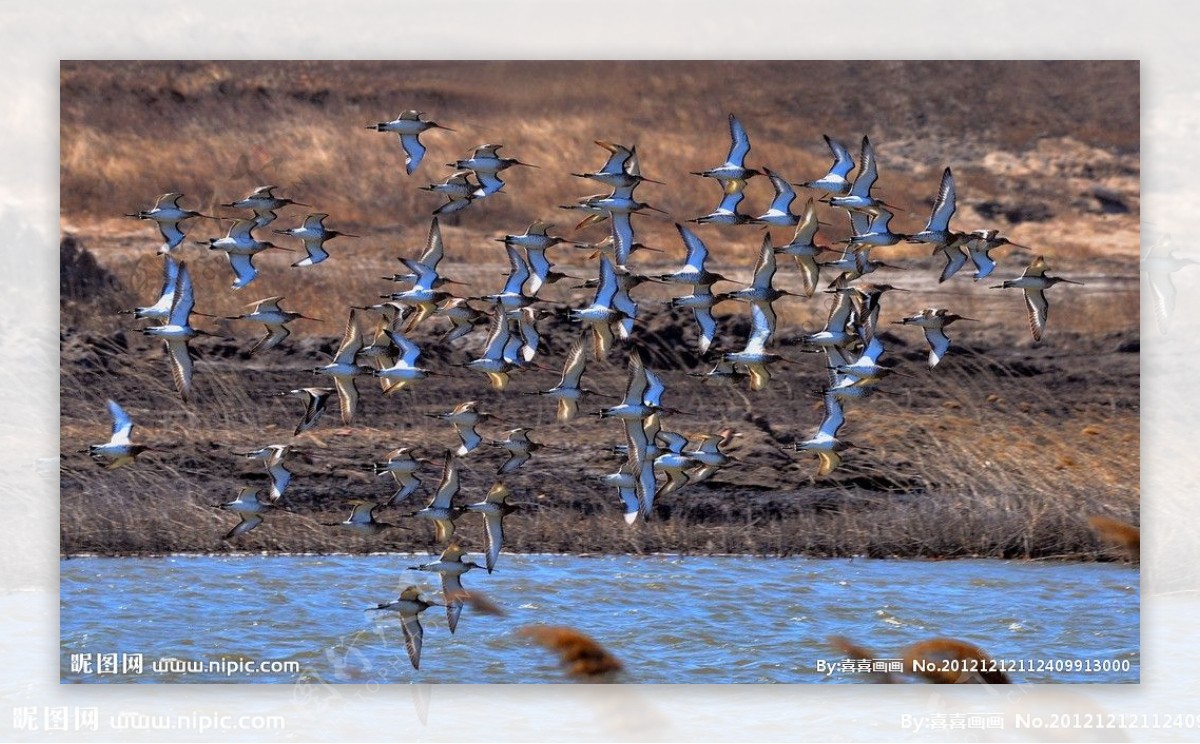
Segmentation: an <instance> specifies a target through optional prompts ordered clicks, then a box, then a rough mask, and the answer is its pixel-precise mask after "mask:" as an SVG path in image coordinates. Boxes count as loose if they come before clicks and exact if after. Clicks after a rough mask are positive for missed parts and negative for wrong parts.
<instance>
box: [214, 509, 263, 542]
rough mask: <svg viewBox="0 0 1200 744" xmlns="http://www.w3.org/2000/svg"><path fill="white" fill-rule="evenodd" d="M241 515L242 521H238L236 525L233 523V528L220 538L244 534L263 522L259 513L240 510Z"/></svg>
mask: <svg viewBox="0 0 1200 744" xmlns="http://www.w3.org/2000/svg"><path fill="white" fill-rule="evenodd" d="M241 515H242V521H240V522H238V523H237V524H236V525H234V527H233V529H231V530H230V531H229V532H227V533H225V537H223V538H221V539H222V540H232V539H233V538H235V537H237V536H238V535H244V534H246V533H247V532H249V531H250V530H252V529H254V528H255V527H257V526H259V525H260V524H262V523H263V518H262V516H261V515H259V514H254V513H251V512H241Z"/></svg>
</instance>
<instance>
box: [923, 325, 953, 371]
mask: <svg viewBox="0 0 1200 744" xmlns="http://www.w3.org/2000/svg"><path fill="white" fill-rule="evenodd" d="M925 340H926V341H928V342H929V366H930V367H935V366H937V363H938V362H940V361H941V360H942V357H943V356H945V355H946V351H947V350H948V349H949V348H950V337H949V336H947V335H946V333H945V332H944V331H943V330H942V329H941V328H933V327H926V328H925Z"/></svg>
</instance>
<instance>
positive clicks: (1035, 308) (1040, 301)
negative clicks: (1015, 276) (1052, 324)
mask: <svg viewBox="0 0 1200 744" xmlns="http://www.w3.org/2000/svg"><path fill="white" fill-rule="evenodd" d="M1025 305H1026V307H1028V308H1029V331H1030V333H1032V334H1033V340H1034V341H1041V340H1042V331H1044V330H1045V329H1046V317H1047V315H1048V314H1049V312H1050V303H1049V301H1047V300H1046V293H1045V292H1043V291H1042V290H1040V289H1027V290H1025Z"/></svg>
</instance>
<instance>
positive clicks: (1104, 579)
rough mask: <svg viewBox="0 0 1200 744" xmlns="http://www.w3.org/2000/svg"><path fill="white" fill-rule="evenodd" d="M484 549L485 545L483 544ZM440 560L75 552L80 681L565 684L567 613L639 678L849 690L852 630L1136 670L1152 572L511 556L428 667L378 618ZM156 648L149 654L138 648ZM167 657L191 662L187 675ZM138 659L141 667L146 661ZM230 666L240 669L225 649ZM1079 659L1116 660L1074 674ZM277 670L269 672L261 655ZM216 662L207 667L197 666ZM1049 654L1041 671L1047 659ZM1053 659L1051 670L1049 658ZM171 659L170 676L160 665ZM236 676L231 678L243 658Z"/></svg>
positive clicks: (1059, 666) (876, 643)
mask: <svg viewBox="0 0 1200 744" xmlns="http://www.w3.org/2000/svg"><path fill="white" fill-rule="evenodd" d="M469 558H474V559H475V560H477V561H478V562H482V560H481V559H480V557H479V556H469ZM428 560H431V558H430V557H429V556H407V555H395V554H393V555H372V556H350V555H337V556H169V557H161V558H73V559H69V560H64V561H62V562H61V602H62V607H61V631H60V632H61V643H62V663H61V678H62V681H64V682H85V683H95V682H141V683H157V682H185V683H193V682H236V683H247V682H250V683H298V682H299V683H313V684H321V683H329V684H336V683H360V684H361V683H371V682H376V683H384V684H387V683H412V682H420V683H519V682H563V681H566V677H565V676H564V674H563V672H562V671H561V669H560V668H559V666H558V665H557V661H556V659H555V658H554V657H553V656H552V655H551V654H550V653H549V652H548V651H546V650H544V649H542V648H541V647H538V646H536V645H534V644H533V643H532V642H531V641H530V640H529V639H528V638H526V637H524V636H521V635H520V634H518V633H516V631H517V630H518V629H519V628H521V627H522V626H526V625H530V624H538V623H543V624H550V625H566V626H571V627H574V628H577V629H579V630H581V631H583V632H585V633H587V634H588V635H590V636H592V637H593V638H595V639H596V640H597V641H599V642H601V643H602V644H603V645H604V646H605V647H607V648H608V649H609V650H610V651H611V652H612V653H613V654H615V655H616V656H617V657H618V658H620V659H621V661H622V662H623V663H624V665H625V672H623V673H622V676H621V677H620V678H619V679H620V680H621V681H625V682H633V683H720V682H741V683H762V682H787V683H798V682H803V683H814V682H816V683H847V682H849V683H853V682H866V681H869V680H868V678H866V677H864V676H861V675H856V674H847V673H843V672H842V671H840V670H839V669H835V670H834V672H833V673H832V674H826V673H825V672H824V671H822V670H823V669H824V668H825V667H822V666H821V664H820V662H822V661H826V662H834V663H835V664H836V663H837V662H839V661H840V660H841V659H842V658H843V657H841V656H839V654H838V653H837V652H836V651H834V650H833V649H832V648H831V647H830V646H829V645H828V643H827V639H828V638H829V637H830V636H831V635H843V636H847V637H849V638H850V639H852V640H854V641H855V642H857V643H859V644H861V645H864V646H866V647H868V648H870V649H872V650H874V651H875V652H876V653H877V654H878V656H879V658H890V657H895V656H896V655H897V653H896V652H897V651H898V650H899V649H901V648H902V647H904V646H905V645H907V644H909V643H913V642H916V641H920V640H925V639H929V638H932V637H937V636H950V637H955V638H960V639H963V640H966V641H970V642H972V643H975V644H977V645H979V646H980V647H982V648H983V649H985V650H986V651H988V653H989V654H990V655H991V656H992V657H993V658H995V659H1000V660H1006V661H1010V662H1019V661H1022V660H1023V661H1024V663H1025V667H1024V669H1025V671H1021V670H1019V669H1018V671H1015V672H1013V673H1012V675H1011V676H1012V677H1013V679H1014V681H1019V682H1036V683H1041V682H1055V683H1064V682H1091V683H1114V682H1137V681H1138V679H1139V667H1140V645H1139V592H1138V572H1137V569H1136V568H1131V567H1128V566H1122V565H1118V564H1094V563H1048V562H1006V561H994V560H962V561H940V562H928V561H906V560H864V559H855V560H853V561H850V560H840V559H811V558H758V557H681V556H650V557H628V556H604V557H579V556H566V555H515V554H514V555H509V554H505V555H502V556H501V557H500V560H499V562H498V563H497V566H496V571H495V573H493V574H491V575H488V574H487V573H486V572H485V571H484V570H472V571H470V572H469V573H467V574H466V575H465V576H464V577H463V584H464V586H466V588H467V589H469V590H470V589H473V590H478V591H480V592H481V593H483V594H485V595H486V596H487V597H488V598H489V599H490V600H492V601H493V602H495V603H496V604H498V605H500V606H502V607H503V608H504V609H505V610H507V615H506V616H503V617H497V616H489V615H483V614H480V613H478V612H476V611H474V610H472V608H470V607H468V608H466V609H465V610H464V611H463V614H462V617H461V619H460V620H459V623H458V628H457V632H456V633H455V634H453V635H451V634H450V632H449V629H448V626H447V623H446V616H445V611H444V610H443V609H442V608H440V607H432V608H430V609H429V610H427V611H426V612H424V613H423V614H422V615H421V621H422V624H423V625H424V627H425V637H424V648H423V650H422V654H421V668H420V670H419V671H418V670H414V669H413V667H412V665H411V664H410V662H409V659H408V655H407V653H406V651H405V647H404V638H403V634H402V631H401V628H400V624H399V620H398V619H397V618H396V617H395V616H394V615H391V613H386V612H365V611H364V610H365V609H366V608H369V607H374V606H375V605H376V604H377V603H379V602H385V601H391V600H394V599H395V598H396V597H397V596H398V595H399V593H400V591H401V590H402V589H403V588H404V587H405V586H408V585H410V584H411V585H417V586H420V587H422V588H423V592H424V596H425V597H426V598H428V599H437V598H440V581H439V577H438V576H437V575H436V574H431V573H426V572H422V571H410V570H407V567H408V566H411V565H415V564H416V563H420V562H427V561H428ZM139 654H140V657H139V656H137V655H139ZM165 657H171V658H174V659H177V660H179V662H178V663H179V664H185V663H187V662H191V663H192V667H191V670H189V669H188V667H186V666H183V667H176V668H175V670H174V671H173V670H171V668H169V667H168V666H167V665H164V664H162V663H160V662H159V660H160V659H163V658H165ZM139 658H140V659H141V669H140V671H139V670H138V667H137V660H138V659H139ZM221 660H226V662H227V663H225V664H224V665H218V664H214V665H213V666H212V667H211V669H209V668H208V666H207V665H208V664H209V662H220V661H221ZM1076 660H1079V664H1080V665H1082V664H1083V663H1084V661H1085V660H1092V663H1093V665H1096V664H1095V662H1096V661H1099V662H1101V665H1104V664H1107V665H1108V666H1109V667H1110V668H1109V669H1108V670H1107V671H1105V670H1093V671H1087V670H1086V669H1081V670H1080V671H1075V670H1073V669H1070V668H1063V665H1064V664H1067V665H1072V664H1074V663H1075V662H1076ZM260 662H270V663H275V667H274V668H273V669H266V668H257V667H252V666H251V665H255V664H258V663H260ZM197 665H204V666H205V670H204V671H195V670H196V669H197V668H198V667H197ZM1038 666H1040V667H1042V668H1041V669H1035V668H1034V667H1038ZM1047 667H1048V668H1047ZM156 670H157V671H156ZM230 670H232V672H233V673H232V674H230V673H229V671H230Z"/></svg>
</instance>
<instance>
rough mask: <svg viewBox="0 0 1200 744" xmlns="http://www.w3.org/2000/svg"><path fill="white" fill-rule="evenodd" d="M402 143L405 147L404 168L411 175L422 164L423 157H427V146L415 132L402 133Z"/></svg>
mask: <svg viewBox="0 0 1200 744" xmlns="http://www.w3.org/2000/svg"><path fill="white" fill-rule="evenodd" d="M400 144H401V146H403V147H404V155H405V157H404V170H405V172H406V173H408V175H410V176H411V175H412V174H413V171H415V170H416V169H417V166H418V165H420V164H421V158H423V157H425V146H424V145H422V144H421V141H420V140H419V139H417V135H415V134H402V135H400Z"/></svg>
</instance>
